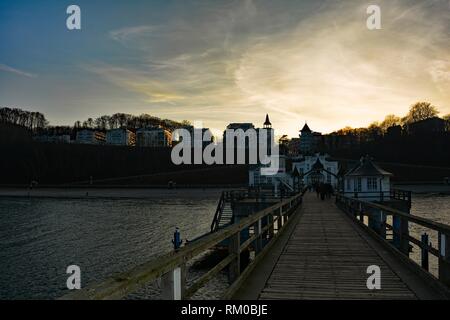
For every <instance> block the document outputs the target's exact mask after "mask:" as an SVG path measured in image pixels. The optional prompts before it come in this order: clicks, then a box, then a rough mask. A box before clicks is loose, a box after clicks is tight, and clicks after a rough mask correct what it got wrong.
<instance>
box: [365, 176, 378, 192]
mask: <svg viewBox="0 0 450 320" xmlns="http://www.w3.org/2000/svg"><path fill="white" fill-rule="evenodd" d="M377 189H378V183H377V178H367V190H369V191H374V190H375V191H376V190H377Z"/></svg>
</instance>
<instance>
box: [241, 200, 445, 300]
mask: <svg viewBox="0 0 450 320" xmlns="http://www.w3.org/2000/svg"><path fill="white" fill-rule="evenodd" d="M300 215H301V217H300V219H299V221H298V222H297V224H296V226H295V228H293V230H292V232H291V234H290V236H289V238H288V239H287V241H285V243H284V246H283V247H282V250H281V252H279V257H278V259H277V260H276V261H270V259H268V260H267V261H264V260H263V261H262V262H261V264H264V263H267V264H271V265H273V268H272V269H271V270H270V273H268V272H267V266H266V267H265V268H260V269H255V271H254V273H253V275H252V276H251V277H249V279H248V280H247V282H246V283H244V284H243V285H242V289H241V290H240V291H239V292H237V294H236V295H235V296H234V298H235V299H270V300H273V299H395V300H398V299H418V298H423V299H439V298H443V296H441V295H440V294H439V293H436V292H435V291H434V290H430V288H429V286H428V284H427V283H426V281H425V280H423V279H420V278H418V279H416V277H415V276H414V275H413V274H412V273H411V272H410V271H409V270H408V269H407V268H406V267H404V266H403V265H402V264H400V263H395V260H396V257H395V256H394V255H393V254H392V253H388V252H385V250H383V248H382V246H381V245H380V244H379V243H377V241H376V240H375V239H373V238H371V237H370V236H369V235H367V234H365V232H364V230H362V229H361V228H360V227H359V226H357V225H356V224H355V223H354V222H352V221H351V220H350V218H349V217H347V216H346V215H345V214H344V213H343V212H342V211H341V210H339V209H338V208H337V207H336V205H335V204H334V202H333V201H331V200H325V201H321V200H319V199H317V198H316V195H315V194H314V195H312V194H306V196H305V198H304V202H303V207H302V208H301V212H300ZM371 265H376V266H379V267H380V269H381V289H380V290H369V289H368V288H367V285H366V280H367V278H368V277H369V274H367V268H368V267H369V266H371ZM263 269H266V271H264V270H263ZM411 278H412V279H411ZM411 280H412V281H411Z"/></svg>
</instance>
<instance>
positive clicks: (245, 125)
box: [227, 122, 255, 130]
mask: <svg viewBox="0 0 450 320" xmlns="http://www.w3.org/2000/svg"><path fill="white" fill-rule="evenodd" d="M254 128H255V126H254V125H253V123H250V122H244V123H236V122H234V123H230V124H229V125H228V126H227V129H233V130H236V129H243V130H248V129H254Z"/></svg>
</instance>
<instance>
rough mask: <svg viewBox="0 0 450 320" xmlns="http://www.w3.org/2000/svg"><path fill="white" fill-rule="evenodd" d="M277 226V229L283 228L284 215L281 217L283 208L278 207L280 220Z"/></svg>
mask: <svg viewBox="0 0 450 320" xmlns="http://www.w3.org/2000/svg"><path fill="white" fill-rule="evenodd" d="M278 221H279V225H278V229H281V228H282V227H283V226H284V215H283V208H281V207H280V219H278Z"/></svg>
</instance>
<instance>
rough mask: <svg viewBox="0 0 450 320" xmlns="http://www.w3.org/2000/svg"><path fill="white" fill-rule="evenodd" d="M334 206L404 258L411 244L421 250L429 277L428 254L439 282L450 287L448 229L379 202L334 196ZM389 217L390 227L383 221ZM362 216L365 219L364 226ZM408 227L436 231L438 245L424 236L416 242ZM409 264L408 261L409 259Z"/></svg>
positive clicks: (407, 254) (423, 267)
mask: <svg viewBox="0 0 450 320" xmlns="http://www.w3.org/2000/svg"><path fill="white" fill-rule="evenodd" d="M336 204H337V206H338V207H339V208H341V209H342V210H343V211H344V212H346V213H347V214H349V215H350V216H351V217H352V218H353V219H354V220H356V221H359V223H360V224H361V225H363V226H364V227H366V228H368V229H369V230H371V231H372V233H373V234H375V235H377V236H378V237H381V238H382V239H383V240H385V241H384V242H385V243H389V244H390V245H391V246H393V247H395V248H396V249H397V250H399V251H400V253H402V254H403V255H404V256H406V257H408V258H409V253H410V249H411V244H414V245H417V246H418V247H419V248H420V250H421V264H420V265H421V267H422V269H423V270H424V271H426V272H427V273H428V275H430V276H431V277H432V278H434V276H433V275H432V274H431V273H430V272H429V264H428V261H429V258H428V256H429V254H432V255H434V256H435V257H437V259H438V275H437V278H438V279H439V281H440V282H441V283H443V284H445V285H446V286H450V226H448V225H445V224H442V223H438V222H434V221H432V220H429V219H425V218H422V217H418V216H415V215H411V214H409V213H406V212H402V211H400V210H397V209H394V208H391V207H387V206H385V205H382V204H379V203H373V202H368V201H363V200H359V199H355V198H349V197H346V196H343V195H340V194H338V195H336ZM389 216H392V219H391V220H392V224H389V223H388V222H387V218H388V217H389ZM364 217H367V218H368V219H366V220H367V223H366V222H365V219H364ZM410 224H416V225H418V226H420V227H422V228H426V230H430V231H433V232H437V239H438V244H437V246H433V245H432V244H430V242H429V239H428V235H426V234H423V235H422V238H421V239H420V240H419V239H417V238H414V237H413V236H411V235H410V233H409V226H410ZM388 231H389V232H392V239H391V241H386V240H388V239H387V232H388ZM410 260H411V261H413V260H412V259H410Z"/></svg>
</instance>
